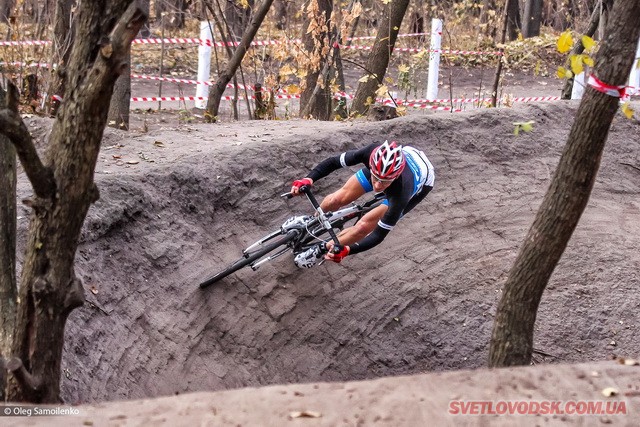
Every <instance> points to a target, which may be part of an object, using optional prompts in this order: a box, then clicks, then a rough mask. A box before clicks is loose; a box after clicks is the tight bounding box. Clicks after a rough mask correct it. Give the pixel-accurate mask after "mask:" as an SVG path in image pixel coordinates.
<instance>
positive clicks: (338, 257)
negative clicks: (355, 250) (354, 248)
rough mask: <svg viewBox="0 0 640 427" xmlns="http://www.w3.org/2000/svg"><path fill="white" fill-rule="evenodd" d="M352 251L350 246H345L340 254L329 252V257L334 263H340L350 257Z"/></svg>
mask: <svg viewBox="0 0 640 427" xmlns="http://www.w3.org/2000/svg"><path fill="white" fill-rule="evenodd" d="M350 250H351V249H350V248H349V246H343V247H342V249H340V252H333V250H332V251H331V252H329V253H328V254H327V255H328V256H329V259H330V260H331V261H333V262H340V261H342V259H343V258H344V257H346V256H347V255H349V251H350Z"/></svg>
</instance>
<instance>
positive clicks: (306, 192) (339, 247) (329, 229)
mask: <svg viewBox="0 0 640 427" xmlns="http://www.w3.org/2000/svg"><path fill="white" fill-rule="evenodd" d="M300 192H301V193H303V194H304V195H305V196H307V199H309V202H311V204H312V205H313V208H314V209H315V210H316V212H318V219H319V220H320V224H322V226H323V227H324V228H325V230H327V232H328V233H329V236H331V239H332V240H333V242H334V243H335V245H334V246H333V250H332V252H333V253H336V254H337V253H339V252H340V251H341V250H342V245H341V244H340V241H339V240H338V236H336V233H335V232H334V231H333V228H332V227H331V224H329V221H327V217H326V215H325V214H324V212H323V210H322V208H321V207H320V203H318V200H316V196H314V195H313V193H312V192H311V186H310V185H303V186H302V187H300ZM293 196H295V194H293V193H291V192H288V193H284V194H281V195H280V197H282V198H286V199H290V198H292V197H293Z"/></svg>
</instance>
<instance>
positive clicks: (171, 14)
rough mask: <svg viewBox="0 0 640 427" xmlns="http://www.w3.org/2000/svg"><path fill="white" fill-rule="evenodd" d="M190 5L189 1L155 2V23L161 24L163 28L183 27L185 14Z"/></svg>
mask: <svg viewBox="0 0 640 427" xmlns="http://www.w3.org/2000/svg"><path fill="white" fill-rule="evenodd" d="M191 3H192V2H191V1H190V0H156V1H155V13H156V21H158V22H162V25H164V26H165V27H171V28H182V27H184V22H185V12H186V11H187V10H188V9H189V6H191Z"/></svg>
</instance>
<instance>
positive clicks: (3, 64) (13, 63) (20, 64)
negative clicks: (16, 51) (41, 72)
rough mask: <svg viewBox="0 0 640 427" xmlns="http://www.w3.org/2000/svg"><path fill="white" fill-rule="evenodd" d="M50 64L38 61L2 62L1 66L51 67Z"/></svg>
mask: <svg viewBox="0 0 640 427" xmlns="http://www.w3.org/2000/svg"><path fill="white" fill-rule="evenodd" d="M49 65H50V64H45V63H38V62H0V66H3V67H4V66H10V67H38V68H49Z"/></svg>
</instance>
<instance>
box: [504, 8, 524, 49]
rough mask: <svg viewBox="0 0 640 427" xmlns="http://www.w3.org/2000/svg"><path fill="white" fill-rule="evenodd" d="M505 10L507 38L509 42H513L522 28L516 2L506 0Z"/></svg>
mask: <svg viewBox="0 0 640 427" xmlns="http://www.w3.org/2000/svg"><path fill="white" fill-rule="evenodd" d="M505 8H506V10H507V36H508V37H509V40H515V39H517V38H518V32H519V31H520V29H521V28H522V23H521V21H520V5H519V4H518V0H506V3H505Z"/></svg>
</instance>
